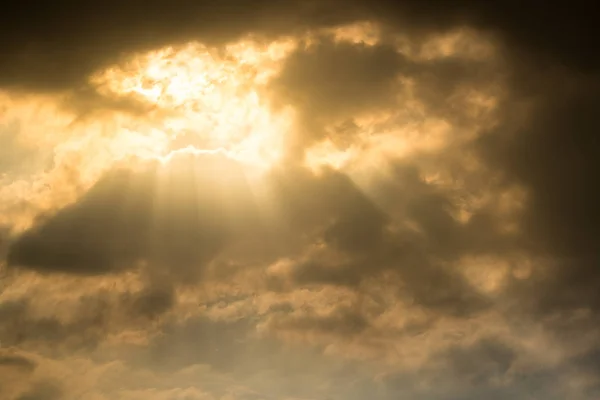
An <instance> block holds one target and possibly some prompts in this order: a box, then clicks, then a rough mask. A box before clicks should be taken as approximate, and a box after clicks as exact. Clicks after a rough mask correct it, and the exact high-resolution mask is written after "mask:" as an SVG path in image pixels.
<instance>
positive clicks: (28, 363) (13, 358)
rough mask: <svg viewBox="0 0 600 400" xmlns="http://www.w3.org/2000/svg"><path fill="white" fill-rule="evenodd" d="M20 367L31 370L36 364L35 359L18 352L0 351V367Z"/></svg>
mask: <svg viewBox="0 0 600 400" xmlns="http://www.w3.org/2000/svg"><path fill="white" fill-rule="evenodd" d="M2 366H4V367H12V368H21V369H24V370H26V371H33V370H34V369H35V367H36V366H37V363H36V362H35V361H32V360H30V359H29V358H27V357H23V356H21V355H18V354H10V353H5V352H3V353H0V367H2Z"/></svg>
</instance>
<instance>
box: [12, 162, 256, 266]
mask: <svg viewBox="0 0 600 400" xmlns="http://www.w3.org/2000/svg"><path fill="white" fill-rule="evenodd" d="M142 168H143V170H142V171H131V170H126V169H124V170H115V171H113V172H110V173H108V174H107V175H105V176H104V177H103V178H102V179H100V181H98V183H96V184H95V185H94V186H93V187H92V188H91V189H90V190H89V191H88V192H87V193H86V194H85V196H84V197H83V198H81V199H80V200H78V201H77V202H76V203H75V204H72V205H70V206H67V207H65V208H64V209H62V210H60V211H58V213H56V214H55V215H53V216H51V217H50V218H48V219H46V220H44V221H43V222H41V223H40V224H38V225H37V226H35V227H33V228H32V229H30V230H29V231H27V232H26V233H24V234H23V235H22V236H20V237H19V238H18V239H17V240H16V241H15V242H14V243H13V244H12V245H10V248H9V251H8V256H7V260H8V264H9V265H15V266H24V267H31V268H37V269H39V270H42V271H43V270H46V271H52V270H54V271H66V272H71V273H79V274H102V273H108V272H111V271H120V270H124V269H127V268H133V267H135V265H136V262H138V261H147V262H150V263H152V264H156V263H158V264H160V263H165V262H169V263H171V264H176V265H175V266H174V268H180V272H181V273H183V274H186V273H189V274H190V275H189V276H190V277H194V276H195V275H197V274H198V273H199V272H196V271H194V269H193V268H200V267H201V266H202V264H203V263H206V262H208V261H210V260H211V258H213V257H214V256H215V255H216V254H217V252H218V250H219V249H220V248H221V247H222V246H223V245H224V244H225V243H226V242H227V240H229V239H230V238H232V237H233V236H234V235H235V234H236V233H238V232H236V231H239V230H240V228H244V225H245V224H248V223H249V222H250V220H251V219H252V215H251V214H250V213H251V212H252V211H253V210H252V195H251V193H250V191H249V188H248V187H247V184H246V182H245V181H244V179H245V178H244V176H243V175H242V174H241V173H240V172H239V171H238V168H239V167H238V166H237V165H235V163H234V162H233V161H230V160H227V159H226V158H225V156H222V155H215V156H213V155H199V156H195V155H183V156H181V158H180V159H177V160H174V161H172V163H171V164H169V165H168V166H166V167H163V166H161V165H160V163H158V162H154V163H150V164H149V165H146V166H143V167H142ZM215 174H216V175H215ZM185 188H192V190H191V191H187V190H186V189H185ZM234 203H235V207H233V204H234ZM177 265H179V267H178V266H177Z"/></svg>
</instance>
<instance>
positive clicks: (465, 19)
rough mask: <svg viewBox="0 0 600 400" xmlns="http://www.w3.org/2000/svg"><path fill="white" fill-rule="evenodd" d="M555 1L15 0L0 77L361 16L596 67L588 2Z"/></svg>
mask: <svg viewBox="0 0 600 400" xmlns="http://www.w3.org/2000/svg"><path fill="white" fill-rule="evenodd" d="M558 4H559V3H557V5H552V6H548V5H546V4H542V3H540V4H538V3H537V2H534V3H532V4H530V5H523V4H521V3H519V2H516V1H508V2H502V3H500V2H485V3H481V2H477V1H460V2H453V3H448V2H445V1H439V0H430V1H404V2H401V3H398V2H393V1H387V0H378V1H374V2H369V3H366V2H362V1H358V0H354V1H350V2H340V1H335V0H329V1H323V2H316V1H291V2H290V1H259V2H256V1H252V2H251V1H245V0H228V1H223V2H219V3H218V4H214V3H209V2H205V1H189V0H180V1H177V2H175V3H173V2H164V1H160V0H157V1H151V2H139V1H134V2H127V3H126V4H125V3H122V2H118V1H110V2H103V3H102V5H99V3H96V2H93V1H86V2H80V3H78V4H77V5H73V4H71V3H69V2H65V1H59V2H53V3H44V4H38V3H29V2H19V3H18V4H12V5H11V7H9V8H7V10H6V12H5V13H3V20H2V31H1V34H0V36H1V37H2V38H3V40H2V42H1V43H0V46H1V47H2V53H3V55H4V56H3V58H2V63H1V64H0V86H13V87H15V86H16V87H19V86H20V87H30V88H37V89H49V90H54V89H65V88H66V89H72V88H77V87H80V86H81V85H82V84H83V83H84V82H85V79H86V77H87V76H88V75H89V74H90V73H91V72H93V71H95V70H97V69H98V68H99V67H101V66H104V65H107V64H109V63H111V62H114V61H115V60H117V59H118V58H119V57H120V56H121V55H122V54H124V53H127V52H132V51H142V50H147V49H152V48H156V47H160V46H163V45H170V44H173V43H180V42H184V41H189V40H192V39H200V40H202V41H209V42H222V41H224V40H230V39H233V38H236V37H239V36H241V35H244V34H247V33H259V34H260V33H263V34H271V35H272V34H284V33H293V32H295V31H298V30H301V29H305V28H308V27H318V26H331V25H333V24H336V23H342V22H352V21H356V20H364V19H369V18H375V19H379V20H381V21H384V22H388V23H389V25H391V26H393V28H394V29H402V30H405V31H406V30H412V31H416V32H420V33H421V34H427V33H431V32H435V31H440V30H443V29H447V28H450V27H454V26H457V25H463V24H467V25H469V24H471V25H474V26H476V27H478V28H483V29H487V30H490V31H492V32H494V33H497V34H499V35H500V36H501V37H503V38H504V39H506V41H507V47H508V48H510V50H511V51H515V50H517V52H518V51H519V50H521V51H525V50H526V51H535V52H537V53H539V54H540V55H541V56H544V57H549V58H550V59H552V58H554V59H557V60H559V61H560V62H562V63H564V64H567V65H572V66H575V67H581V68H587V69H591V68H595V67H597V66H598V59H597V57H595V56H593V55H590V54H589V52H587V51H586V49H587V48H590V46H591V45H592V44H593V43H594V36H595V35H593V28H592V27H593V26H594V20H593V19H592V18H591V15H593V13H591V12H589V6H590V4H589V2H585V1H577V2H575V3H573V2H572V3H569V6H568V7H561V6H559V5H558ZM591 47H593V46H591Z"/></svg>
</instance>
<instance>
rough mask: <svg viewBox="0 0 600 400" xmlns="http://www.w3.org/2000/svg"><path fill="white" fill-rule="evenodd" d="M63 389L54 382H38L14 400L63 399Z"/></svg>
mask: <svg viewBox="0 0 600 400" xmlns="http://www.w3.org/2000/svg"><path fill="white" fill-rule="evenodd" d="M63 393H64V392H63V389H62V388H61V387H60V385H59V384H58V383H55V382H50V381H48V382H46V381H44V382H39V383H36V384H34V385H33V387H32V388H31V389H29V390H27V391H26V392H25V393H23V394H21V395H20V396H18V397H17V399H16V400H60V399H62V398H64V397H63Z"/></svg>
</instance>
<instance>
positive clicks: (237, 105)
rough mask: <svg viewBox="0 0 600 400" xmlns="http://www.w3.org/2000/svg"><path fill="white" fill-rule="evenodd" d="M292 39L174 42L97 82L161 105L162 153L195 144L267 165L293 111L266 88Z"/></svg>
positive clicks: (157, 122)
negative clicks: (275, 105) (278, 104)
mask: <svg viewBox="0 0 600 400" xmlns="http://www.w3.org/2000/svg"><path fill="white" fill-rule="evenodd" d="M293 46H294V42H293V41H282V42H274V43H272V44H269V45H262V46H261V45H260V44H257V43H254V42H251V41H242V42H240V43H237V44H235V45H230V46H228V47H227V48H226V49H225V50H222V51H215V50H213V49H210V48H207V47H206V46H204V45H201V44H198V43H191V44H188V45H186V46H183V47H180V48H174V47H169V48H165V49H161V50H158V51H154V52H151V53H148V54H146V55H138V56H137V57H134V58H132V59H131V60H130V61H129V62H127V63H125V64H124V65H121V66H115V67H112V68H109V69H107V70H105V71H103V72H101V73H99V74H97V75H95V76H93V77H92V83H93V84H94V85H96V86H97V88H98V91H99V92H100V93H102V94H104V95H107V96H111V95H112V96H115V95H118V96H133V97H135V98H137V99H138V100H141V101H142V102H145V103H150V104H152V105H154V106H155V109H154V111H153V115H151V116H150V117H151V118H150V119H151V120H152V121H153V123H154V126H153V128H155V129H160V130H162V131H163V132H164V137H165V138H166V139H167V140H166V145H164V146H163V149H162V151H161V152H159V153H158V154H156V156H157V157H165V156H166V155H167V154H168V153H169V152H170V151H173V150H177V149H179V148H183V147H189V146H194V147H195V148H197V149H201V150H215V149H223V150H224V151H226V152H227V153H228V154H229V155H230V156H232V157H234V158H236V159H238V160H239V161H242V162H245V163H250V164H253V165H262V166H265V167H268V166H270V165H272V164H273V163H275V162H276V161H277V160H278V158H279V157H280V156H281V151H282V147H283V142H284V139H285V137H284V135H285V133H286V132H288V131H289V126H290V125H291V123H292V120H293V115H291V111H290V110H283V111H282V112H280V113H277V114H276V113H274V112H272V111H271V110H270V109H269V106H268V104H267V102H266V100H264V98H263V96H261V91H262V90H263V89H264V85H265V84H266V82H267V81H268V79H269V77H270V76H272V75H273V74H274V73H276V72H277V68H278V62H279V61H280V60H281V59H282V58H283V57H285V55H286V54H287V53H288V52H289V51H291V50H292V49H293Z"/></svg>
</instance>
